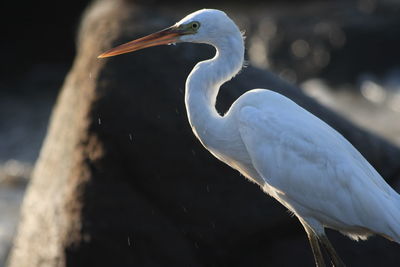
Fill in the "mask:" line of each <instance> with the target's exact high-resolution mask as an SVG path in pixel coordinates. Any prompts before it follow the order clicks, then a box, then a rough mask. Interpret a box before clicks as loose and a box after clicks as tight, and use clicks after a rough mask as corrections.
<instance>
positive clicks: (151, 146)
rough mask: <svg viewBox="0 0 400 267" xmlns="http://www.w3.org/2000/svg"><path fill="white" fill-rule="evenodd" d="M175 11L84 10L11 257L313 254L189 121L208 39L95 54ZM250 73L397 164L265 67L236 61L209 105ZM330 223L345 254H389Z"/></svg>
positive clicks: (213, 259) (207, 258) (63, 262)
mask: <svg viewBox="0 0 400 267" xmlns="http://www.w3.org/2000/svg"><path fill="white" fill-rule="evenodd" d="M165 9H168V8H167V7H165ZM159 10H162V9H161V8H160V9H159ZM169 13H172V11H171V10H169ZM181 15H184V14H181ZM174 19H175V18H169V17H166V16H165V15H163V13H162V12H161V11H158V9H157V10H155V9H150V8H145V7H139V6H135V5H134V4H128V3H126V2H124V1H110V0H108V1H107V0H104V1H99V2H97V3H96V4H95V5H94V6H93V7H92V8H91V9H90V10H89V11H88V12H87V13H86V14H85V16H84V21H83V23H82V25H81V30H80V34H79V41H78V54H77V57H76V59H75V62H74V65H73V67H72V69H71V72H70V73H69V75H68V77H67V79H66V81H65V84H64V86H63V89H62V92H61V94H60V96H59V99H58V101H57V106H56V108H55V110H54V112H53V114H52V119H51V124H50V127H49V131H48V135H47V137H46V140H45V143H44V146H43V148H42V151H41V154H40V157H39V160H38V162H37V164H36V166H35V170H34V174H33V179H32V181H31V183H30V186H29V189H28V192H27V196H26V198H25V200H24V204H23V208H22V219H21V223H20V226H19V230H18V235H17V238H16V241H15V245H14V248H13V250H12V253H11V257H10V262H9V263H10V264H9V265H10V267H24V266H262V265H264V266H278V265H279V266H293V265H296V266H310V265H312V264H313V261H312V255H311V250H310V248H309V246H308V242H307V240H306V235H305V233H304V232H303V230H302V229H301V226H300V224H299V223H298V222H297V220H296V219H295V218H292V217H290V216H289V215H288V214H287V212H285V210H284V208H283V207H281V206H280V205H279V204H277V203H276V201H274V200H273V199H271V198H270V197H267V196H266V195H265V194H264V193H262V191H261V190H260V189H259V188H258V187H257V186H256V185H254V184H251V183H250V182H248V181H246V180H245V179H244V178H243V177H240V175H239V174H238V173H237V172H236V171H233V170H231V169H230V168H229V167H227V166H225V165H224V164H222V163H220V162H218V161H217V160H216V159H214V158H213V157H212V156H211V155H210V154H209V153H208V152H207V151H205V150H204V149H203V148H202V147H201V145H200V144H199V142H198V141H197V140H196V139H195V137H194V136H193V134H192V133H191V129H190V127H189V125H188V123H187V121H186V113H185V108H184V105H183V89H184V81H185V78H186V76H187V74H188V73H189V72H190V70H191V67H192V66H193V65H194V64H195V62H197V61H198V60H200V59H204V58H208V57H210V56H211V54H212V49H211V48H208V47H205V46H202V45H192V44H181V45H177V46H172V47H157V48H152V49H148V50H144V51H140V52H137V53H135V54H131V55H126V56H120V57H116V58H113V59H109V60H98V59H96V56H97V55H98V54H99V53H100V52H102V51H104V50H105V49H106V48H109V47H111V46H114V45H116V44H119V43H121V42H125V41H128V40H130V39H132V38H134V37H138V36H140V35H143V34H146V33H149V32H151V31H153V30H158V29H160V28H163V27H165V26H167V25H169V24H171V23H173V22H174ZM256 87H262V88H271V89H274V90H275V89H276V90H278V88H279V92H281V93H283V94H285V95H287V96H289V97H291V98H292V99H293V100H295V101H296V102H297V103H299V104H300V105H302V106H304V107H305V108H307V109H308V110H310V111H312V112H313V113H314V114H316V115H318V116H319V117H321V118H323V119H324V120H325V121H327V122H328V123H329V124H331V125H332V126H334V127H335V128H336V129H338V130H339V131H340V132H342V133H343V134H344V135H345V136H346V137H347V138H348V139H349V140H350V141H351V142H352V143H353V144H355V145H356V146H357V148H358V149H359V150H360V151H361V152H362V153H363V154H364V155H365V156H366V157H367V158H368V160H369V161H370V162H371V163H372V164H373V165H374V166H375V167H376V168H377V169H378V171H380V172H381V173H382V175H383V176H384V177H385V178H388V179H389V180H390V181H391V182H395V181H396V179H397V178H399V177H398V176H399V168H400V166H399V162H398V161H397V160H396V159H398V158H400V151H399V150H398V149H397V148H395V147H393V146H391V145H390V144H388V143H386V142H385V141H383V140H382V139H380V138H378V137H376V136H373V135H371V134H369V133H367V132H365V131H363V130H361V129H358V128H355V127H354V126H353V125H351V124H350V123H349V122H347V121H345V120H344V119H343V118H340V117H338V116H337V115H335V114H334V113H332V112H330V111H329V110H326V109H325V108H323V107H322V106H320V105H318V104H317V103H316V102H315V101H313V100H311V99H310V98H307V97H306V96H304V95H303V94H302V93H301V91H300V90H299V89H297V88H295V87H293V86H291V85H289V84H287V83H285V82H283V81H281V80H279V79H277V78H276V77H275V76H274V75H272V74H270V73H269V72H265V71H261V70H259V69H255V68H252V67H248V68H246V69H245V70H244V71H243V72H242V73H241V74H240V75H239V76H237V77H236V78H235V79H234V80H233V81H231V82H229V83H228V84H226V85H225V86H224V88H225V89H223V91H222V92H221V96H220V97H219V99H218V101H219V110H221V111H223V110H226V108H227V107H228V106H229V104H230V103H231V102H232V101H233V100H234V99H235V98H236V97H237V96H238V95H240V94H241V93H243V92H244V91H245V90H247V89H250V88H256ZM228 88H229V89H228ZM329 234H330V236H331V239H332V241H333V243H334V245H335V246H336V247H337V250H338V252H339V254H340V255H342V257H343V258H344V260H345V262H347V263H348V264H349V265H350V266H376V265H378V264H382V262H384V263H385V266H396V265H397V264H396V263H398V262H399V261H400V256H399V254H398V253H396V251H398V249H399V247H398V245H397V244H395V243H392V242H389V241H387V240H384V239H382V238H374V239H372V240H371V241H369V242H365V243H360V244H357V243H355V242H352V241H350V240H348V239H347V238H345V237H342V236H340V235H339V234H337V233H331V232H330V233H329ZM372 251H373V253H371V252H372Z"/></svg>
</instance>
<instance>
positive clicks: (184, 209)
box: [182, 205, 187, 213]
mask: <svg viewBox="0 0 400 267" xmlns="http://www.w3.org/2000/svg"><path fill="white" fill-rule="evenodd" d="M182 209H183V211H184V212H185V213H187V209H186V207H185V206H183V205H182Z"/></svg>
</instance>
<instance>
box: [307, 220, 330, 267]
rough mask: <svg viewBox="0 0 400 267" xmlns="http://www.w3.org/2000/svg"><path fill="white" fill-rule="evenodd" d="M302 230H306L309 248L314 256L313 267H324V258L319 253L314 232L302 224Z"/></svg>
mask: <svg viewBox="0 0 400 267" xmlns="http://www.w3.org/2000/svg"><path fill="white" fill-rule="evenodd" d="M303 226H304V229H305V230H306V233H307V237H308V241H310V246H311V249H312V252H313V255H314V260H315V265H316V266H317V267H325V260H324V256H323V255H322V253H321V249H320V247H319V243H318V237H317V235H316V234H315V233H314V231H313V230H312V229H311V228H310V227H309V226H308V225H306V224H304V223H303Z"/></svg>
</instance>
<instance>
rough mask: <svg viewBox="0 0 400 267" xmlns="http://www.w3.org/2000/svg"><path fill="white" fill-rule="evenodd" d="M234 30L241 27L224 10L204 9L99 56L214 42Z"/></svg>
mask: <svg viewBox="0 0 400 267" xmlns="http://www.w3.org/2000/svg"><path fill="white" fill-rule="evenodd" d="M233 32H239V29H238V28H237V26H236V24H235V23H234V22H233V21H232V20H231V19H230V18H229V17H228V16H227V15H226V14H225V13H224V12H222V11H220V10H216V9H202V10H199V11H196V12H194V13H192V14H189V15H187V16H186V17H185V18H183V19H182V20H180V21H179V22H177V23H176V24H175V25H173V26H171V27H169V28H167V29H164V30H162V31H159V32H156V33H153V34H150V35H147V36H145V37H142V38H139V39H136V40H133V41H130V42H128V43H125V44H122V45H119V46H117V47H115V48H112V49H110V50H108V51H106V52H104V53H103V54H101V55H99V56H98V58H104V57H111V56H116V55H120V54H125V53H129V52H133V51H137V50H140V49H144V48H147V47H152V46H158V45H165V44H174V43H180V42H192V43H208V44H213V43H215V42H216V41H217V40H220V39H221V37H224V35H225V36H229V35H230V34H231V33H233Z"/></svg>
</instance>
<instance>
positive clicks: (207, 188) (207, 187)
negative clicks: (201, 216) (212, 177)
mask: <svg viewBox="0 0 400 267" xmlns="http://www.w3.org/2000/svg"><path fill="white" fill-rule="evenodd" d="M206 190H207V192H208V193H210V186H209V185H207V186H206Z"/></svg>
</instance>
